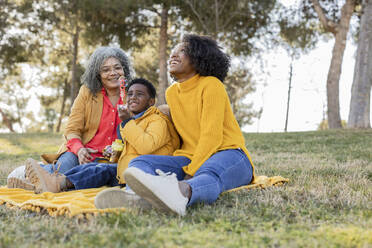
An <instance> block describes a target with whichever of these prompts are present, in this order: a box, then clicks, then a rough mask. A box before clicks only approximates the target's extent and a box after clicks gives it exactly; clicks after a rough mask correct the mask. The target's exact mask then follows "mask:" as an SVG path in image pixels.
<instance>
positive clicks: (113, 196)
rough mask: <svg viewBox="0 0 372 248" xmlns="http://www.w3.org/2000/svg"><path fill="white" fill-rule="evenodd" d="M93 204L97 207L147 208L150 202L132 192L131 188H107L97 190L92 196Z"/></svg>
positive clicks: (149, 206)
mask: <svg viewBox="0 0 372 248" xmlns="http://www.w3.org/2000/svg"><path fill="white" fill-rule="evenodd" d="M94 205H95V206H96V208H98V209H104V208H122V207H125V208H140V209H143V210H149V209H151V208H152V206H151V204H150V203H149V202H148V201H146V200H145V199H143V198H142V197H140V196H139V195H137V194H136V193H134V192H133V191H132V190H130V191H129V190H123V189H118V188H108V189H104V190H102V191H101V192H99V193H98V194H97V195H96V197H95V198H94Z"/></svg>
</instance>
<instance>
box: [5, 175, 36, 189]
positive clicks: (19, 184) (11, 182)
mask: <svg viewBox="0 0 372 248" xmlns="http://www.w3.org/2000/svg"><path fill="white" fill-rule="evenodd" d="M7 186H8V188H18V189H25V190H32V191H33V190H35V186H34V185H33V184H31V183H28V182H26V181H25V180H22V179H19V178H16V177H10V178H8V180H7Z"/></svg>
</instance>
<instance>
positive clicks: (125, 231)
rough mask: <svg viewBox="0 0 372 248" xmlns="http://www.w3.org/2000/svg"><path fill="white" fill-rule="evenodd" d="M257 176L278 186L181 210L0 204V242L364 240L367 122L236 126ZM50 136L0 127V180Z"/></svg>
mask: <svg viewBox="0 0 372 248" xmlns="http://www.w3.org/2000/svg"><path fill="white" fill-rule="evenodd" d="M246 141H247V142H246V143H247V148H248V150H249V151H250V152H251V155H252V158H253V161H254V163H255V165H256V174H257V175H267V176H274V175H281V176H283V177H287V178H289V179H290V183H289V184H287V185H285V186H283V187H272V188H269V189H266V190H252V191H244V192H236V193H228V194H224V195H222V196H221V197H220V198H219V199H218V201H217V202H216V203H215V204H213V205H203V204H199V205H196V206H193V207H191V208H190V209H188V214H187V215H186V217H183V218H181V217H177V216H168V215H164V214H159V213H157V212H156V211H149V212H141V211H138V210H131V211H128V212H125V213H121V214H107V215H105V216H100V217H97V218H95V219H92V220H78V219H68V218H65V217H58V218H52V217H49V216H48V215H41V214H36V213H33V212H26V211H20V210H10V209H7V208H6V207H5V206H0V247H192V248H195V247H372V130H362V131H353V130H339V131H323V132H304V133H287V134H282V133H280V134H279V133H271V134H246ZM60 142H61V136H60V135H56V134H16V135H14V134H0V178H1V179H2V180H1V181H0V184H5V183H6V176H7V174H8V173H9V172H10V171H11V170H12V169H13V168H15V167H17V166H18V165H20V164H22V163H23V161H24V160H25V159H26V158H27V157H32V158H35V159H38V155H39V154H41V153H43V152H53V151H55V150H57V148H58V145H59V143H60Z"/></svg>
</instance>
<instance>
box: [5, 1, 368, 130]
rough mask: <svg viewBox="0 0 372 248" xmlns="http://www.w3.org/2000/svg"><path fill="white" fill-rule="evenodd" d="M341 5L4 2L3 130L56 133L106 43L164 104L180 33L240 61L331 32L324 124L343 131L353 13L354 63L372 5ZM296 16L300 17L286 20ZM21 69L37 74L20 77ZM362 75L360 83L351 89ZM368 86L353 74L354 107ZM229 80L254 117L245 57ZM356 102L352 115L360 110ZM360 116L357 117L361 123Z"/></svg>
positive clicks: (291, 49)
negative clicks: (88, 65) (88, 64)
mask: <svg viewBox="0 0 372 248" xmlns="http://www.w3.org/2000/svg"><path fill="white" fill-rule="evenodd" d="M344 2H345V3H344V5H340V4H337V3H335V1H331V0H319V1H318V0H311V1H310V0H306V1H303V3H302V4H300V5H299V6H297V7H296V8H295V9H294V8H286V7H284V6H283V5H282V4H281V3H280V1H276V0H261V1H254V0H243V1H241V0H204V1H197V0H151V1H150V0H126V1H122V0H80V1H72V0H49V1H42V0H23V1H16V0H9V1H8V0H0V37H1V41H0V79H1V80H2V82H3V83H2V84H1V85H0V94H1V96H2V97H1V99H0V121H1V123H0V128H3V129H4V128H6V129H8V130H9V131H11V132H13V131H15V128H14V127H15V125H16V126H17V127H18V128H20V129H21V130H22V131H38V130H40V128H42V127H43V128H47V129H48V130H49V131H57V132H59V131H60V130H61V128H62V124H63V120H64V119H65V118H66V116H68V114H69V110H70V106H71V103H72V102H73V101H74V99H75V97H76V96H77V93H78V90H79V88H80V76H81V75H82V73H83V71H84V66H83V65H84V63H85V59H86V58H87V57H88V56H89V54H91V53H92V51H93V50H94V49H95V48H96V47H98V46H102V45H115V46H120V47H121V48H122V49H124V50H125V51H127V53H128V54H129V55H130V57H131V61H132V63H133V67H134V71H135V73H136V74H137V75H138V76H141V77H145V78H148V79H149V80H151V81H152V82H154V83H156V85H157V87H158V99H157V102H158V104H162V103H164V102H165V96H164V93H165V89H166V88H167V87H168V86H169V84H170V83H169V78H168V73H167V59H168V55H169V53H170V49H171V48H172V47H173V46H174V44H175V43H177V42H178V41H179V40H180V37H181V36H182V34H184V33H186V32H193V33H198V34H204V35H209V36H211V37H213V38H215V39H216V40H218V42H219V43H220V44H221V45H222V46H223V47H224V49H225V50H226V52H228V53H229V54H230V55H231V56H232V57H233V58H234V57H237V58H239V59H240V60H241V61H242V60H243V61H244V60H248V59H249V58H251V57H259V56H260V54H261V53H263V52H264V51H265V50H266V49H273V48H275V47H285V49H286V50H287V51H288V55H289V56H291V57H293V58H296V57H299V56H300V55H301V54H302V53H305V52H308V51H310V50H311V49H312V48H314V47H315V44H316V42H317V41H318V39H319V38H320V37H322V36H323V35H325V34H327V33H331V34H332V35H333V36H334V37H335V47H334V50H333V56H332V62H331V68H330V70H329V74H328V80H327V83H326V84H327V99H328V123H329V127H330V128H340V127H341V119H340V117H339V116H340V115H339V93H338V87H339V86H338V84H339V83H338V81H339V77H340V74H341V64H342V55H343V50H344V48H345V42H346V36H347V33H348V32H349V23H350V19H351V16H352V15H357V16H359V17H360V18H361V26H360V29H357V30H359V39H358V41H359V43H358V54H359V53H360V54H361V55H358V56H357V60H358V59H359V60H363V59H364V60H365V59H366V58H365V57H363V56H368V55H366V53H365V52H363V51H365V49H366V48H365V46H368V45H367V44H371V37H370V34H369V36H368V35H367V33H368V32H367V31H366V30H368V27H369V28H371V27H370V24H371V22H370V16H371V15H367V14H366V13H367V12H369V13H370V12H371V7H370V5H371V3H370V2H371V1H369V2H368V1H366V0H365V1H364V2H359V1H353V0H346V1H344ZM294 15H295V16H297V17H298V18H292V17H293V16H294ZM363 23H364V24H363ZM363 25H364V26H363ZM368 25H369V26H368ZM363 35H364V36H363ZM366 36H368V37H366ZM355 37H358V36H357V35H355ZM368 42H369V43H368ZM361 43H363V44H364V48H363V47H362V45H361ZM369 50H371V49H369ZM369 57H371V56H369ZM371 64H372V62H369V63H368V66H369V67H368V66H367V68H369V71H371ZM356 66H357V64H356ZM363 66H365V65H364V64H363V63H362V64H360V65H359V67H358V68H360V69H358V70H357V69H356V72H357V71H358V75H361V74H362V73H366V68H365V67H363ZM27 69H30V70H28V71H32V72H34V74H32V75H25V73H24V72H25V71H27ZM367 71H368V70H367ZM357 77H360V78H361V79H356V78H357ZM362 78H363V79H362ZM363 80H364V81H363ZM357 81H358V82H357ZM360 81H363V82H364V84H363V85H364V86H360V87H359V86H358V87H357V86H355V87H354V85H357V84H358V85H360V84H361V83H360ZM370 84H371V80H370V77H369V79H368V77H367V79H366V76H357V75H356V76H355V77H354V82H353V92H354V91H356V93H355V94H354V93H353V96H352V104H354V105H355V104H356V106H362V105H363V104H364V105H365V106H367V105H368V104H367V103H366V102H367V101H368V102H369V93H368V94H367V95H364V96H363V97H364V98H363V97H358V96H359V95H360V92H359V93H358V90H359V88H362V89H366V87H367V91H368V92H370V87H371V86H370ZM225 85H226V89H227V91H228V93H229V95H230V98H231V104H232V107H233V109H234V113H235V115H236V117H237V120H238V122H239V123H240V124H241V125H245V124H250V123H251V122H252V120H253V118H259V117H260V115H261V114H262V109H261V110H258V111H254V110H253V107H252V103H250V102H247V100H246V96H247V95H248V94H250V93H252V92H253V91H254V90H255V78H254V75H253V74H252V71H250V68H249V66H247V64H245V63H240V64H239V65H236V64H233V67H232V68H231V70H230V74H229V76H228V78H227V79H226V82H225ZM35 88H37V89H39V88H40V89H41V88H42V89H47V91H46V92H47V93H43V92H41V91H38V92H37V94H36V95H37V98H38V99H39V101H40V103H41V105H42V110H41V111H42V113H40V115H41V116H43V119H42V120H41V121H40V120H39V121H37V118H35V116H33V115H32V113H30V112H29V111H27V110H26V109H25V106H26V105H27V103H28V101H29V99H30V97H29V95H27V92H28V91H29V92H30V91H31V90H32V89H35ZM359 91H360V90H359ZM362 91H363V90H362ZM364 91H365V90H364ZM289 93H290V92H289ZM354 95H355V96H354ZM354 98H356V100H353V99H354ZM361 98H363V99H365V100H361ZM288 105H289V97H288ZM352 109H354V108H351V111H350V116H351V115H353V116H354V115H355V112H356V111H354V110H353V113H352ZM357 109H358V111H359V108H357ZM358 111H357V112H358ZM367 112H368V125H362V126H361V125H360V124H350V123H354V122H353V121H351V119H350V117H349V122H350V123H348V124H349V126H350V127H369V105H368V108H367V107H366V108H363V115H362V116H364V117H363V118H364V119H363V118H362V119H363V121H364V122H366V120H365V118H366V115H367ZM358 118H359V117H358ZM358 118H356V120H357V121H356V123H360V121H359V119H360V118H359V119H358ZM26 119H27V120H28V121H25V120H26ZM354 119H355V118H354ZM287 121H288V120H287Z"/></svg>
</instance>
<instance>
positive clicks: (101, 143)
mask: <svg viewBox="0 0 372 248" xmlns="http://www.w3.org/2000/svg"><path fill="white" fill-rule="evenodd" d="M102 94H103V109H102V116H101V121H100V123H99V127H98V129H97V132H96V134H95V135H94V137H93V138H92V139H91V140H90V141H89V142H88V143H87V144H86V145H85V146H84V145H83V143H81V140H80V139H76V138H75V139H70V140H69V141H68V142H67V149H68V151H69V152H73V153H75V154H76V155H77V152H78V151H79V149H80V148H82V147H85V148H92V149H94V150H98V152H97V153H91V155H92V157H93V159H92V160H94V159H95V158H97V157H102V156H103V155H102V152H103V149H104V148H105V147H106V146H107V145H111V144H112V142H113V141H115V139H116V138H117V133H116V128H117V126H118V125H119V124H120V122H121V121H120V118H119V115H118V110H117V105H118V104H123V101H122V100H121V98H119V101H118V102H117V103H116V105H115V106H112V104H111V102H110V99H109V98H108V96H107V94H106V90H105V89H104V88H102Z"/></svg>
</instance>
